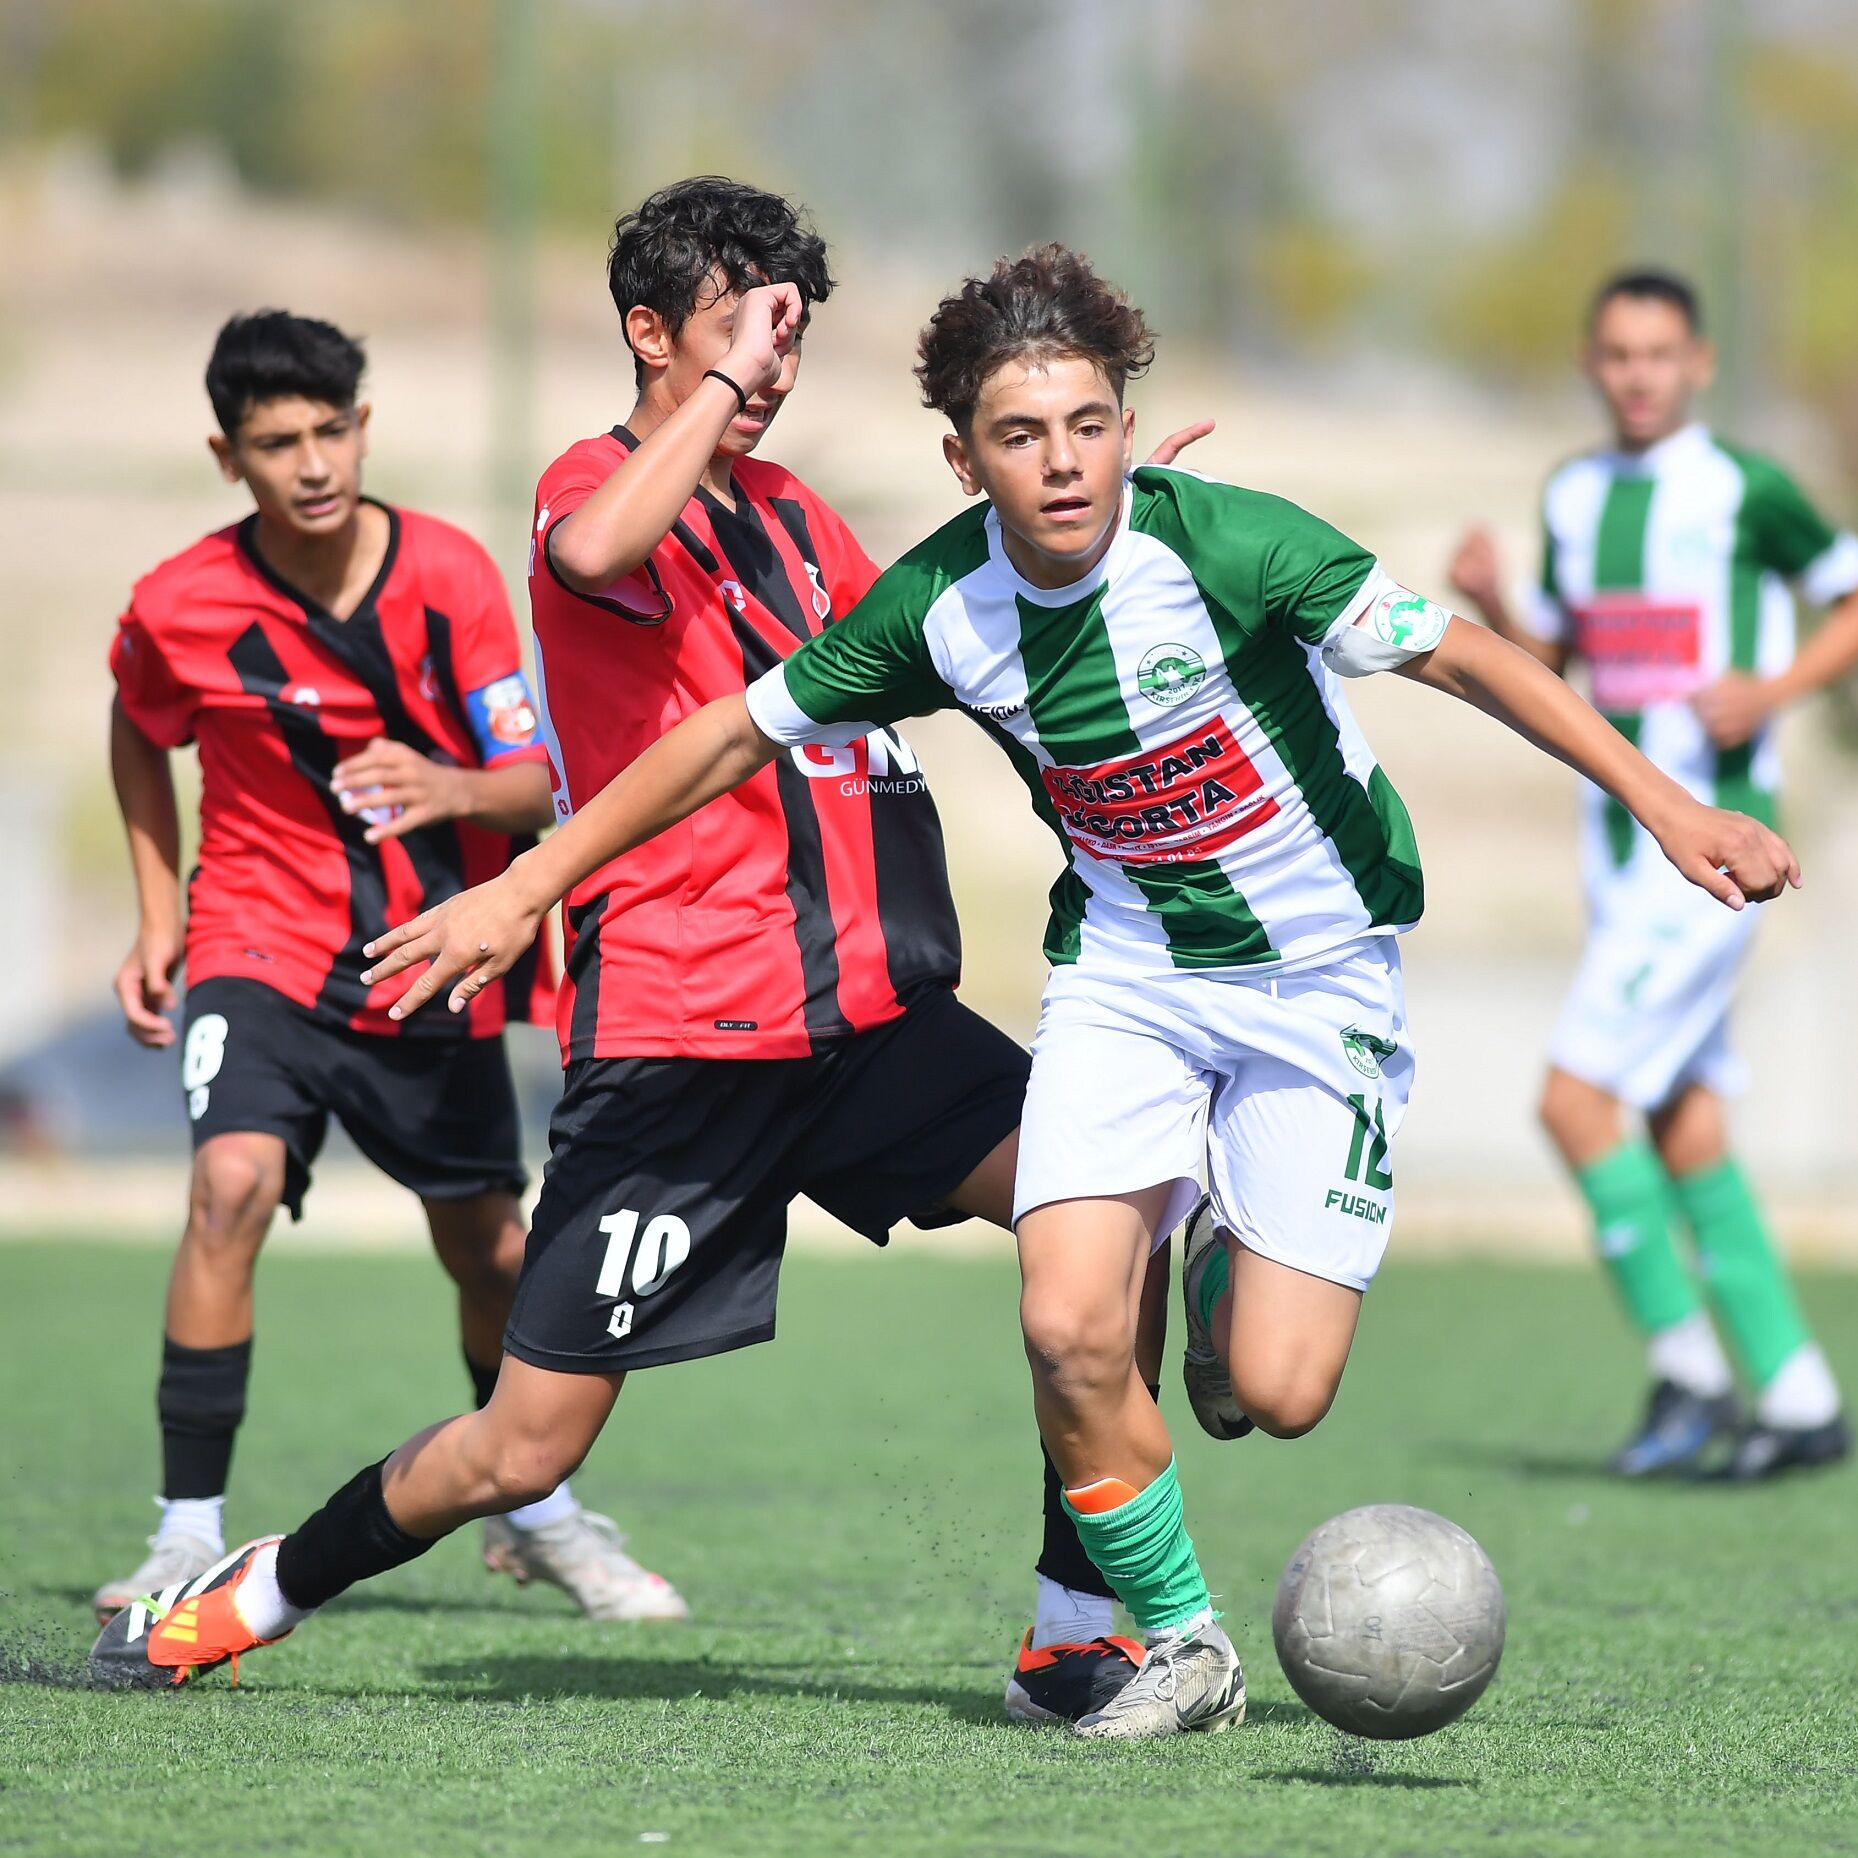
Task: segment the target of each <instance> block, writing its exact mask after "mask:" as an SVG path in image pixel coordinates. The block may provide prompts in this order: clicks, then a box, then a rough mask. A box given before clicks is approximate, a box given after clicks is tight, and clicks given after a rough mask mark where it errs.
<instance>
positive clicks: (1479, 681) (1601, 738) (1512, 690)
mask: <svg viewBox="0 0 1858 1858" xmlns="http://www.w3.org/2000/svg"><path fill="white" fill-rule="evenodd" d="M1401 674H1402V675H1403V676H1405V677H1410V678H1413V679H1414V680H1416V681H1417V682H1419V683H1422V684H1430V685H1431V686H1432V687H1433V689H1435V690H1444V691H1449V692H1450V693H1451V695H1453V696H1454V697H1461V698H1463V699H1464V701H1465V702H1467V703H1471V704H1475V705H1476V706H1477V708H1479V709H1480V710H1482V711H1483V712H1484V713H1485V714H1486V715H1487V716H1494V717H1495V718H1496V719H1497V721H1498V722H1500V723H1505V724H1507V725H1508V726H1509V727H1510V728H1512V729H1514V730H1515V731H1516V733H1517V734H1518V735H1520V736H1522V737H1523V738H1524V739H1525V740H1527V741H1530V742H1533V743H1534V744H1535V745H1536V747H1537V748H1540V749H1542V750H1544V751H1545V752H1546V753H1548V754H1550V755H1553V756H1554V757H1555V758H1556V760H1558V761H1563V762H1566V763H1567V765H1568V766H1569V767H1571V768H1573V769H1575V770H1576V771H1577V772H1579V773H1581V774H1584V775H1586V776H1587V778H1588V779H1589V780H1591V781H1593V782H1594V783H1595V784H1596V785H1598V786H1600V787H1602V788H1604V789H1605V790H1606V792H1608V793H1609V794H1611V795H1612V796H1613V798H1614V799H1615V800H1617V801H1618V802H1619V803H1620V804H1621V805H1622V806H1623V807H1625V808H1626V810H1627V811H1628V812H1630V813H1631V814H1632V816H1633V817H1634V818H1635V819H1637V820H1638V822H1639V823H1640V824H1641V825H1642V826H1644V828H1645V829H1646V831H1647V832H1649V833H1650V834H1651V835H1652V837H1653V838H1655V839H1656V840H1657V841H1658V844H1659V847H1660V849H1661V850H1662V851H1663V852H1664V855H1665V856H1666V857H1667V858H1668V859H1670V861H1671V862H1672V863H1673V864H1674V865H1676V867H1677V868H1678V870H1680V871H1681V872H1682V873H1683V874H1684V876H1685V877H1687V878H1689V879H1690V881H1691V882H1692V883H1693V884H1695V885H1697V886H1698V887H1699V888H1701V889H1703V890H1707V891H1708V892H1709V893H1710V895H1711V896H1713V897H1716V898H1718V899H1720V900H1721V901H1722V902H1723V903H1726V904H1727V905H1728V906H1729V908H1730V909H1732V910H1739V909H1741V908H1742V906H1743V904H1744V903H1746V902H1749V901H1751V900H1752V901H1754V902H1757V903H1759V902H1762V901H1764V900H1765V899H1767V898H1769V897H1773V896H1778V895H1779V894H1780V892H1781V891H1782V889H1784V888H1785V887H1786V886H1787V885H1789V884H1792V885H1794V886H1795V887H1796V888H1797V887H1798V885H1799V882H1800V866H1799V862H1798V860H1797V859H1796V858H1795V857H1794V855H1793V853H1792V851H1791V850H1789V849H1788V846H1787V842H1786V841H1785V840H1784V839H1782V838H1781V837H1780V835H1779V834H1778V833H1774V832H1771V831H1769V829H1768V828H1767V827H1766V826H1763V825H1761V824H1760V823H1759V822H1758V821H1756V820H1752V819H1749V818H1747V817H1746V816H1745V815H1743V814H1741V813H1729V812H1724V811H1723V810H1721V809H1720V808H1717V807H1713V806H1705V805H1704V804H1703V803H1702V802H1701V801H1700V800H1697V799H1695V798H1694V797H1693V796H1692V795H1691V794H1690V793H1688V792H1687V791H1686V790H1685V789H1684V788H1683V787H1681V786H1679V784H1678V783H1677V782H1676V781H1674V780H1672V779H1671V777H1670V776H1669V775H1667V774H1664V773H1662V772H1661V771H1660V770H1659V769H1658V768H1656V767H1654V766H1653V765H1652V763H1651V762H1649V761H1647V760H1646V758H1645V757H1644V756H1643V755H1641V754H1640V753H1639V751H1638V750H1637V749H1636V748H1634V747H1633V746H1632V744H1631V743H1630V742H1628V741H1627V740H1626V738H1625V737H1624V736H1623V735H1621V734H1620V733H1619V731H1618V730H1617V729H1615V728H1614V727H1613V726H1612V724H1610V723H1609V722H1608V721H1607V720H1606V719H1605V717H1603V716H1601V715H1600V713H1599V712H1598V711H1597V710H1595V709H1594V708H1593V707H1592V706H1591V705H1590V704H1588V703H1587V702H1585V701H1584V700H1583V699H1582V698H1581V697H1580V696H1578V695H1577V694H1576V693H1575V692H1574V691H1572V690H1570V689H1569V688H1568V686H1567V685H1566V684H1565V683H1563V682H1562V680H1561V679H1560V678H1558V677H1557V676H1555V674H1554V673H1553V672H1552V671H1550V670H1549V669H1548V668H1547V667H1546V666H1545V665H1543V664H1542V663H1540V662H1539V661H1538V660H1537V659H1536V658H1534V657H1533V656H1531V655H1530V654H1529V653H1528V652H1525V651H1522V650H1520V649H1519V648H1518V647H1516V646H1514V645H1511V644H1509V643H1508V642H1507V641H1505V640H1503V639H1500V638H1497V637H1495V636H1494V635H1493V634H1491V633H1489V632H1486V631H1484V630H1483V629H1482V628H1481V627H1478V626H1474V625H1471V624H1469V623H1468V622H1467V621H1465V620H1462V619H1454V620H1452V621H1451V623H1450V624H1449V625H1448V626H1447V627H1446V629H1445V633H1444V636H1443V637H1442V638H1441V639H1440V641H1439V643H1438V645H1437V646H1436V647H1435V648H1434V649H1433V650H1432V651H1430V652H1427V653H1426V654H1424V656H1422V657H1417V658H1414V659H1412V660H1411V661H1410V662H1409V663H1408V664H1406V665H1404V666H1402V667H1401Z"/></svg>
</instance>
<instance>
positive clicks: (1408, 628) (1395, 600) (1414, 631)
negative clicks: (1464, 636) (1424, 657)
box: [1374, 587, 1451, 652]
mask: <svg viewBox="0 0 1858 1858" xmlns="http://www.w3.org/2000/svg"><path fill="white" fill-rule="evenodd" d="M1450 619H1451V615H1450V614H1449V613H1448V612H1446V610H1445V609H1444V608H1443V607H1442V606H1439V605H1438V604H1437V603H1436V602H1434V601H1431V600H1428V599H1426V598H1425V597H1424V596H1423V595H1421V594H1413V593H1408V592H1407V590H1406V589H1405V588H1404V587H1396V588H1394V589H1393V590H1392V591H1391V592H1390V593H1384V594H1382V595H1381V597H1380V599H1379V600H1378V601H1377V602H1376V603H1375V607H1374V631H1375V634H1376V636H1377V637H1379V638H1382V639H1385V640H1386V641H1387V643H1388V644H1389V645H1396V646H1398V647H1399V648H1400V650H1402V651H1405V652H1429V651H1431V650H1432V649H1433V647H1434V646H1435V645H1437V644H1438V642H1439V641H1440V640H1441V639H1442V638H1444V636H1445V627H1446V625H1447V623H1448V622H1449V621H1450Z"/></svg>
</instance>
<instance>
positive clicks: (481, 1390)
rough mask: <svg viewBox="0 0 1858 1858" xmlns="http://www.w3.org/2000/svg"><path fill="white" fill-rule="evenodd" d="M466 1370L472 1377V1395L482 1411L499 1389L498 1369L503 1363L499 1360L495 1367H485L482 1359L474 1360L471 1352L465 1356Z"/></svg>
mask: <svg viewBox="0 0 1858 1858" xmlns="http://www.w3.org/2000/svg"><path fill="white" fill-rule="evenodd" d="M464 1364H465V1372H466V1373H467V1374H468V1375H470V1377H471V1397H472V1399H474V1400H475V1401H476V1402H477V1410H478V1411H479V1412H480V1413H481V1412H482V1411H483V1410H484V1408H485V1407H487V1406H488V1405H489V1404H490V1396H491V1395H492V1394H494V1393H495V1392H496V1391H497V1369H498V1368H500V1367H501V1366H502V1365H503V1364H502V1363H501V1362H498V1363H497V1364H496V1365H495V1366H493V1367H488V1368H487V1367H485V1366H484V1364H483V1363H482V1362H481V1361H473V1360H472V1359H471V1357H470V1355H469V1354H467V1355H466V1356H465V1358H464Z"/></svg>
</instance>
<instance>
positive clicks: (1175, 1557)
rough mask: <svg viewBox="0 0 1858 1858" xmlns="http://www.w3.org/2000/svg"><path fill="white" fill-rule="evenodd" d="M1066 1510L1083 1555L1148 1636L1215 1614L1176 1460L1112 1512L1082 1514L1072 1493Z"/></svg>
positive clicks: (1083, 1512)
mask: <svg viewBox="0 0 1858 1858" xmlns="http://www.w3.org/2000/svg"><path fill="white" fill-rule="evenodd" d="M1064 1506H1065V1510H1066V1512H1067V1513H1068V1514H1069V1516H1070V1518H1071V1520H1072V1521H1073V1522H1074V1523H1075V1524H1076V1525H1077V1534H1078V1540H1079V1541H1081V1542H1082V1543H1083V1544H1084V1552H1085V1553H1086V1554H1087V1555H1088V1556H1089V1557H1090V1558H1091V1560H1092V1561H1094V1562H1095V1563H1096V1564H1097V1566H1098V1567H1099V1568H1100V1569H1101V1570H1102V1572H1103V1578H1104V1579H1105V1580H1106V1581H1108V1582H1109V1584H1110V1585H1111V1586H1112V1587H1114V1588H1115V1589H1116V1596H1117V1598H1118V1599H1119V1600H1121V1601H1122V1603H1123V1605H1124V1606H1126V1607H1127V1608H1128V1609H1129V1611H1130V1613H1131V1615H1132V1616H1133V1617H1134V1619H1135V1623H1136V1624H1137V1625H1138V1626H1140V1627H1141V1628H1142V1630H1143V1631H1144V1632H1162V1631H1165V1630H1166V1629H1167V1628H1168V1627H1170V1626H1178V1625H1181V1624H1182V1623H1184V1622H1185V1621H1187V1620H1189V1619H1192V1618H1193V1616H1194V1615H1195V1614H1196V1613H1204V1612H1208V1611H1210V1610H1211V1609H1212V1605H1213V1597H1212V1595H1211V1594H1209V1593H1208V1592H1207V1590H1206V1576H1205V1575H1204V1574H1202V1573H1201V1572H1200V1562H1199V1559H1198V1557H1197V1556H1196V1555H1195V1554H1194V1545H1193V1542H1192V1539H1191V1538H1190V1537H1189V1536H1188V1534H1187V1522H1186V1518H1185V1516H1184V1515H1183V1513H1182V1509H1181V1486H1180V1480H1179V1479H1178V1478H1176V1477H1175V1475H1174V1461H1173V1459H1169V1460H1168V1468H1167V1469H1166V1470H1165V1471H1163V1472H1162V1474H1161V1475H1160V1476H1159V1477H1158V1478H1156V1479H1155V1481H1154V1482H1153V1483H1152V1484H1150V1485H1149V1486H1148V1488H1147V1489H1146V1490H1143V1491H1141V1492H1139V1493H1138V1494H1137V1495H1136V1496H1135V1497H1133V1498H1131V1499H1130V1500H1129V1501H1128V1502H1126V1503H1121V1504H1118V1505H1117V1507H1116V1508H1115V1509H1113V1510H1103V1511H1100V1512H1098V1513H1097V1514H1095V1515H1093V1514H1091V1513H1090V1512H1088V1511H1085V1510H1080V1509H1078V1508H1077V1506H1076V1505H1075V1504H1074V1503H1072V1501H1071V1492H1070V1491H1068V1490H1067V1491H1066V1492H1065V1496H1064Z"/></svg>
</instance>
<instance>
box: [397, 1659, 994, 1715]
mask: <svg viewBox="0 0 1858 1858" xmlns="http://www.w3.org/2000/svg"><path fill="white" fill-rule="evenodd" d="M422 1675H423V1676H425V1677H426V1678H428V1679H429V1680H431V1681H432V1682H434V1683H439V1684H448V1685H450V1686H452V1687H453V1690H454V1694H455V1695H456V1696H457V1697H458V1698H460V1699H461V1700H463V1699H468V1698H479V1699H483V1700H487V1701H492V1702H505V1703H507V1702H515V1701H518V1700H524V1699H529V1700H535V1701H539V1702H550V1703H553V1702H561V1701H563V1700H565V1699H568V1698H582V1697H587V1698H603V1699H607V1700H611V1701H616V1702H629V1701H642V1702H666V1703H682V1702H689V1701H691V1700H693V1699H695V1698H697V1697H709V1698H713V1699H723V1700H728V1699H733V1698H742V1697H818V1698H825V1699H837V1700H840V1701H845V1702H854V1703H879V1704H884V1703H901V1704H928V1705H929V1706H930V1707H931V1708H933V1709H939V1710H944V1711H946V1712H947V1713H948V1715H950V1716H951V1717H953V1718H954V1719H955V1720H956V1721H957V1722H965V1723H975V1724H980V1725H983V1726H986V1727H993V1726H995V1725H997V1724H998V1723H999V1721H1000V1698H999V1694H998V1691H997V1689H996V1688H995V1686H994V1685H992V1684H991V1683H990V1684H988V1685H987V1686H986V1687H985V1688H960V1687H956V1686H952V1685H946V1684H912V1683H910V1682H908V1681H903V1682H899V1683H894V1684H885V1683H879V1682H875V1681H873V1680H872V1679H870V1678H867V1677H862V1676H851V1675H849V1674H835V1673H833V1672H832V1671H830V1670H822V1669H820V1668H819V1667H818V1666H816V1665H808V1664H797V1663H796V1664H753V1665H741V1664H718V1663H713V1662H711V1661H709V1660H706V1659H688V1658H637V1657H629V1656H628V1657H612V1658H581V1659H574V1658H561V1657H553V1656H551V1657H532V1656H518V1657H490V1658H480V1659H475V1660H473V1661H471V1662H470V1663H466V1664H433V1665H427V1666H425V1667H424V1668H423V1672H422Z"/></svg>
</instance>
